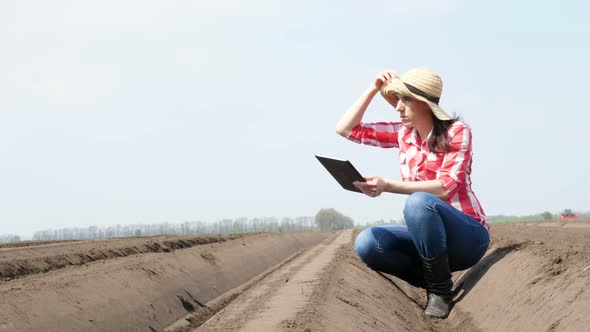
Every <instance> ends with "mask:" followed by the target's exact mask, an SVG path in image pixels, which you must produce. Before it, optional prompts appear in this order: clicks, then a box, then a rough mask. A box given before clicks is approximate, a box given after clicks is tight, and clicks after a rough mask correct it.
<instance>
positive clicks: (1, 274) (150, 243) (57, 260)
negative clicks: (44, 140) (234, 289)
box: [0, 234, 244, 281]
mask: <svg viewBox="0 0 590 332" xmlns="http://www.w3.org/2000/svg"><path fill="white" fill-rule="evenodd" d="M243 236H244V235H243V234H230V235H199V236H195V237H185V238H177V239H153V240H147V241H145V242H144V243H141V244H136V245H133V246H125V245H122V246H120V247H115V248H105V249H92V250H90V251H78V252H76V251H74V252H69V253H64V254H56V255H47V256H41V257H27V258H16V259H8V260H0V281H9V280H12V279H15V278H19V277H24V276H30V275H34V274H39V273H45V272H49V271H54V270H59V269H63V268H65V267H69V266H82V265H85V264H88V263H92V262H96V261H101V260H108V259H114V258H121V257H127V256H132V255H140V254H147V253H161V252H166V253H170V252H174V251H175V250H181V249H187V248H192V247H194V246H199V245H205V244H211V243H218V242H224V241H228V240H235V239H239V238H241V237H243ZM62 243H63V242H62ZM68 243H73V244H74V245H75V242H68Z"/></svg>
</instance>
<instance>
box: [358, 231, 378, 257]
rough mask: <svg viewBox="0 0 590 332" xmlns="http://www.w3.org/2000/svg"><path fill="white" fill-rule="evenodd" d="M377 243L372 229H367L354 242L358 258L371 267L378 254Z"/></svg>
mask: <svg viewBox="0 0 590 332" xmlns="http://www.w3.org/2000/svg"><path fill="white" fill-rule="evenodd" d="M376 247H377V241H376V239H375V236H374V235H373V232H372V228H367V229H365V230H363V231H361V232H360V233H359V235H357V237H356V239H355V240H354V251H355V252H356V254H357V256H358V257H359V258H360V259H361V260H362V261H363V262H364V263H365V264H367V265H370V264H371V262H372V258H373V256H374V255H375V253H376V251H377V250H376V249H377V248H376Z"/></svg>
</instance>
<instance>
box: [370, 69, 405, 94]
mask: <svg viewBox="0 0 590 332" xmlns="http://www.w3.org/2000/svg"><path fill="white" fill-rule="evenodd" d="M394 77H395V78H399V77H398V76H397V74H396V72H395V71H393V70H391V69H387V70H384V71H382V72H380V73H379V74H377V77H375V82H373V87H374V88H375V89H377V90H379V89H381V86H382V85H383V84H385V83H387V82H389V81H391V80H392V79H393V78H394Z"/></svg>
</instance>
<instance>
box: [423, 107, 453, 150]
mask: <svg viewBox="0 0 590 332" xmlns="http://www.w3.org/2000/svg"><path fill="white" fill-rule="evenodd" d="M458 120H459V117H453V118H452V119H451V120H440V119H439V118H437V117H436V116H434V114H432V124H433V125H434V128H432V135H431V136H430V138H429V139H428V147H429V148H430V151H432V152H434V153H445V152H449V151H451V150H454V149H453V148H452V147H451V145H450V144H449V141H448V140H447V136H448V135H447V133H448V130H449V127H450V126H451V125H452V124H453V123H455V121H458Z"/></svg>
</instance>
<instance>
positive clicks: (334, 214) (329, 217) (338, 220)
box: [315, 208, 354, 231]
mask: <svg viewBox="0 0 590 332" xmlns="http://www.w3.org/2000/svg"><path fill="white" fill-rule="evenodd" d="M315 223H316V225H318V227H319V228H320V230H321V231H327V230H335V229H345V228H352V227H354V221H353V220H352V219H351V218H350V217H347V216H345V215H343V214H342V213H340V212H338V211H336V210H335V209H332V208H330V209H320V210H319V211H318V213H316V215H315Z"/></svg>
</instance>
